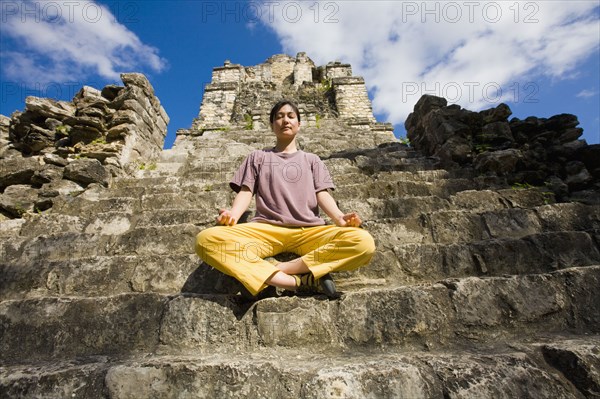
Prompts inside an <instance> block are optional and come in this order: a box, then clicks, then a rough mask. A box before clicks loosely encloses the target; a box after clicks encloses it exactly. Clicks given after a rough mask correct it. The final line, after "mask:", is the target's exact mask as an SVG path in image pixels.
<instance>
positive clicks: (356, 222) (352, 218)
mask: <svg viewBox="0 0 600 399" xmlns="http://www.w3.org/2000/svg"><path fill="white" fill-rule="evenodd" d="M336 224H337V225H338V226H340V227H359V226H360V225H361V224H362V220H361V219H360V216H358V213H356V212H350V213H346V214H345V215H341V216H340V217H339V218H338V220H336Z"/></svg>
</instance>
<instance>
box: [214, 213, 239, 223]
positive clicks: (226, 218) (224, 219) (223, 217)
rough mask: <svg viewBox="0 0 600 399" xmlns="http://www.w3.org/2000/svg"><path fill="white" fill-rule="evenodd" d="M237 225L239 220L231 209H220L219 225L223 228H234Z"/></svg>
mask: <svg viewBox="0 0 600 399" xmlns="http://www.w3.org/2000/svg"><path fill="white" fill-rule="evenodd" d="M236 223H237V219H236V218H235V217H233V215H232V214H231V211H230V210H229V209H219V216H217V224H220V225H222V226H233V225H235V224H236Z"/></svg>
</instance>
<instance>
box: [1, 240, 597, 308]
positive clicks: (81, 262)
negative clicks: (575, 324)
mask: <svg viewBox="0 0 600 399" xmlns="http://www.w3.org/2000/svg"><path fill="white" fill-rule="evenodd" d="M596 235H598V234H597V233H596ZM596 241H598V237H597V238H596ZM190 247H191V246H190ZM190 251H191V250H190ZM31 253H32V251H31V250H28V251H27V252H26V253H25V254H23V255H22V256H21V257H20V258H17V260H15V261H10V262H5V263H3V264H0V275H2V276H3V279H2V281H0V299H18V298H34V297H40V296H78V297H93V296H106V295H117V294H121V293H135V292H156V293H163V294H177V293H180V292H187V293H194V294H232V295H235V294H237V293H238V292H240V290H241V289H242V288H241V285H240V284H239V283H238V282H236V281H235V280H234V279H233V278H231V277H229V276H225V275H223V274H221V273H220V272H218V271H217V270H215V269H213V268H211V267H210V266H208V265H206V264H204V263H202V262H201V261H200V259H199V258H197V257H196V255H195V254H194V253H193V252H187V253H186V252H183V253H182V252H174V253H165V251H163V253H162V254H152V252H151V251H145V252H141V253H140V254H139V255H117V256H110V255H95V256H94V255H93V254H88V255H87V256H86V254H84V253H77V252H76V251H71V252H67V253H66V254H65V255H63V256H60V257H58V256H56V255H55V254H51V255H48V254H44V253H42V254H41V255H39V256H38V255H37V254H35V255H31ZM278 258H279V259H280V260H285V259H286V258H285V254H282V255H281V256H278ZM594 264H600V250H599V248H598V245H597V243H596V242H595V241H594V237H593V235H592V234H591V233H590V232H563V231H561V232H552V233H541V234H535V235H531V236H527V237H524V238H520V239H493V240H487V241H479V242H472V243H461V244H406V243H402V242H400V243H393V242H391V243H389V242H388V243H386V244H384V245H380V246H379V247H378V251H377V253H376V254H375V256H374V258H373V260H372V261H371V263H370V264H369V265H368V266H367V267H364V268H361V269H358V270H357V271H353V272H350V273H337V274H335V275H334V279H335V281H336V284H337V286H338V288H339V289H340V290H349V291H356V290H358V289H360V288H364V287H371V288H374V287H386V286H387V287H389V286H395V285H398V284H417V283H426V282H432V281H437V280H440V279H447V278H464V277H468V276H503V275H525V274H531V273H547V272H552V271H556V270H559V269H565V268H569V267H572V266H576V265H579V266H587V265H594Z"/></svg>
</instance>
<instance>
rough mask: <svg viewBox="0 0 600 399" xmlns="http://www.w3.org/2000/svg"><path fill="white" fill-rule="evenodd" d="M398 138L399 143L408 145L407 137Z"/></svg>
mask: <svg viewBox="0 0 600 399" xmlns="http://www.w3.org/2000/svg"><path fill="white" fill-rule="evenodd" d="M398 140H400V143H402V144H405V145H410V140H409V139H408V137H400V138H398Z"/></svg>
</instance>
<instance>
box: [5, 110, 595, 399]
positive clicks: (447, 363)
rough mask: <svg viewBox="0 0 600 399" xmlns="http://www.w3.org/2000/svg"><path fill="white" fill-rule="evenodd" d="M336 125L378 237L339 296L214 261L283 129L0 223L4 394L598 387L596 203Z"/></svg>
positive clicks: (351, 180) (306, 138) (351, 199)
mask: <svg viewBox="0 0 600 399" xmlns="http://www.w3.org/2000/svg"><path fill="white" fill-rule="evenodd" d="M322 123H323V125H322V126H320V127H319V128H317V127H310V128H306V129H303V131H302V132H301V136H302V137H301V139H300V144H301V146H302V147H303V149H305V150H306V151H310V152H315V153H318V154H319V155H320V156H321V157H322V158H323V159H324V160H325V163H326V164H327V165H328V167H329V169H330V170H331V172H332V175H333V177H334V181H335V183H336V185H337V189H336V192H335V193H334V196H335V197H336V199H337V200H338V202H339V204H340V208H341V209H343V210H356V211H358V212H359V213H360V214H361V215H362V217H363V219H364V220H365V223H364V227H365V228H366V229H368V230H369V231H370V232H371V233H372V234H373V236H374V238H375V241H376V243H377V248H378V251H377V254H376V256H375V257H374V259H373V261H372V262H371V264H370V265H369V266H367V267H365V268H362V269H360V270H359V271H357V272H354V273H342V274H338V275H336V276H334V277H335V279H336V282H337V284H338V286H339V287H340V289H341V290H343V291H344V295H343V296H342V298H341V299H339V300H335V301H328V300H327V299H325V298H324V297H321V296H313V297H298V296H287V295H281V296H277V295H274V296H272V297H266V298H262V299H257V300H249V299H248V298H247V297H245V296H244V295H240V294H241V285H240V284H239V283H237V282H235V281H233V280H232V279H231V278H229V277H226V276H224V275H221V274H220V273H218V272H216V271H215V270H213V269H212V268H210V267H209V266H207V265H205V264H202V263H201V262H200V260H199V259H198V258H197V257H196V255H195V254H194V250H193V243H194V237H195V235H196V234H197V233H198V232H199V231H201V230H202V229H204V228H206V227H208V226H212V225H213V224H214V218H215V215H216V211H217V209H218V208H219V207H223V206H228V205H229V204H230V203H231V200H232V198H233V193H232V192H231V190H230V189H229V187H228V184H227V182H228V181H229V178H230V177H231V175H232V173H233V171H234V170H235V169H236V168H237V166H238V165H239V163H240V162H241V160H242V159H243V158H244V157H245V156H246V155H247V154H248V153H249V152H250V151H251V150H252V149H254V148H262V147H265V146H266V145H268V144H269V140H270V133H269V132H268V131H248V130H242V129H231V130H227V131H214V132H205V133H204V134H203V135H201V136H193V135H189V136H186V135H181V136H180V137H179V138H178V141H177V142H176V145H175V147H174V148H173V149H171V150H166V151H164V153H163V155H162V156H161V160H160V161H159V162H157V163H156V164H154V165H151V166H150V165H145V167H144V168H143V169H140V170H139V171H138V172H137V177H135V178H132V177H129V178H124V177H123V178H119V179H116V180H115V181H114V182H113V184H112V185H111V187H110V188H108V189H106V188H103V187H101V186H97V187H92V188H88V190H86V191H85V192H84V193H83V194H81V195H79V196H73V197H65V198H61V199H60V200H59V201H57V202H56V203H55V204H54V206H53V207H52V209H51V210H50V211H47V212H45V213H42V214H39V215H31V216H30V217H28V218H24V219H11V220H5V221H1V222H0V236H1V237H2V241H1V243H0V248H1V249H0V251H1V253H2V262H1V264H0V276H2V280H1V282H0V359H1V362H0V394H1V396H2V397H10V398H13V397H14V398H20V397H23V398H25V397H27V398H32V397H35V398H67V397H77V398H97V397H106V398H111V399H112V398H199V397H207V398H224V397H235V398H494V399H495V398H521V397H523V398H524V397H529V398H550V397H551V398H585V397H587V398H593V397H599V395H600V350H599V344H600V296H599V295H598V287H600V250H599V244H600V206H599V205H586V204H582V203H555V200H554V196H553V194H551V193H549V192H546V191H544V190H543V189H540V188H536V187H518V186H514V187H511V186H509V185H507V184H506V183H505V182H504V181H503V179H501V178H497V177H490V176H478V175H477V174H476V173H475V172H474V171H473V170H472V169H469V168H461V169H453V170H444V169H439V168H438V167H437V166H436V162H435V159H433V158H428V157H425V156H423V155H421V154H419V153H417V152H416V151H414V150H413V149H411V148H410V147H407V146H405V145H403V144H400V143H398V142H394V141H390V140H389V137H387V136H385V135H383V134H382V135H381V136H378V135H377V134H376V133H372V134H370V135H369V134H365V133H364V132H359V131H358V130H354V129H352V128H349V127H343V126H341V125H340V124H339V122H336V121H334V120H323V122H322ZM325 132H328V133H325Z"/></svg>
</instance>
